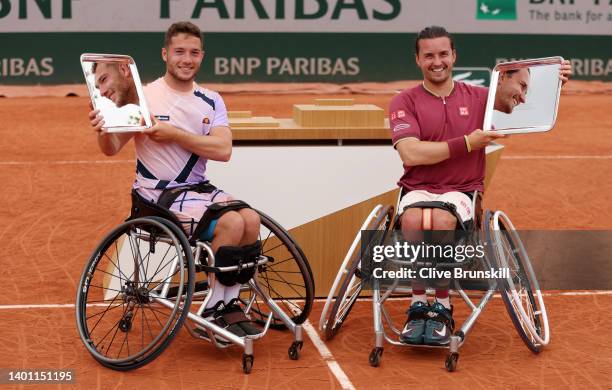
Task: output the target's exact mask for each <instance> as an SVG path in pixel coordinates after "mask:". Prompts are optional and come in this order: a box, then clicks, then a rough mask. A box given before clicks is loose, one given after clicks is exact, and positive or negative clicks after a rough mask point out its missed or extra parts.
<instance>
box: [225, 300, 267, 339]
mask: <svg viewBox="0 0 612 390" xmlns="http://www.w3.org/2000/svg"><path fill="white" fill-rule="evenodd" d="M221 321H222V322H225V323H226V324H228V325H227V326H228V330H230V332H232V333H234V334H236V335H238V334H239V333H240V334H243V336H240V337H244V336H246V335H249V336H253V335H257V334H260V333H261V332H262V329H261V328H260V327H259V326H257V325H255V324H254V323H253V322H252V321H251V320H250V319H249V318H248V317H247V316H246V314H245V313H244V310H243V309H242V307H241V306H240V300H239V299H237V298H234V299H232V300H231V301H229V303H228V304H227V305H225V308H224V309H223V311H222V313H221ZM235 327H237V328H239V329H240V331H237V332H234V331H232V330H231V329H230V328H232V329H233V328H235Z"/></svg>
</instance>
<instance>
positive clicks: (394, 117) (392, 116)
mask: <svg viewBox="0 0 612 390" xmlns="http://www.w3.org/2000/svg"><path fill="white" fill-rule="evenodd" d="M396 119H397V112H395V111H393V112H392V113H391V120H392V121H394V120H396Z"/></svg>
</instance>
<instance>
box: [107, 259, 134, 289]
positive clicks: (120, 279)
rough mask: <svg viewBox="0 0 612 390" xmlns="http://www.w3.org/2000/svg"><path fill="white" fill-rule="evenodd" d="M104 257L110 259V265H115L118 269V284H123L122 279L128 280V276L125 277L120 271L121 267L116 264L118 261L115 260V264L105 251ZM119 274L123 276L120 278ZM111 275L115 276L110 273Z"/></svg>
mask: <svg viewBox="0 0 612 390" xmlns="http://www.w3.org/2000/svg"><path fill="white" fill-rule="evenodd" d="M116 253H119V252H116ZM104 257H106V258H107V259H108V261H110V263H111V264H112V265H114V266H115V269H116V270H118V271H119V275H117V277H118V278H119V282H120V284H123V281H124V280H130V278H128V277H127V276H126V275H125V274H124V273H123V272H121V267H120V266H119V265H118V264H119V262H117V264H115V262H114V261H113V259H111V258H110V257H109V256H108V255H107V254H106V252H105V253H104ZM107 273H108V272H107ZM121 275H123V278H121ZM111 276H115V275H111Z"/></svg>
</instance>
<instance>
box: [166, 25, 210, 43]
mask: <svg viewBox="0 0 612 390" xmlns="http://www.w3.org/2000/svg"><path fill="white" fill-rule="evenodd" d="M178 34H187V35H191V36H193V37H196V38H199V39H200V42H201V43H202V45H204V39H203V37H202V31H200V28H199V27H198V26H196V25H195V24H193V23H191V22H176V23H173V24H172V25H171V26H170V27H169V28H168V31H166V36H165V37H164V47H166V48H168V46H170V41H171V40H172V37H174V36H176V35H178Z"/></svg>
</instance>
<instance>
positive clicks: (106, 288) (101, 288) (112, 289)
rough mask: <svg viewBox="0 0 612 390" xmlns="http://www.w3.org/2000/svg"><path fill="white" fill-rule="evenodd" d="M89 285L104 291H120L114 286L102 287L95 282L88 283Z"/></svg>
mask: <svg viewBox="0 0 612 390" xmlns="http://www.w3.org/2000/svg"><path fill="white" fill-rule="evenodd" d="M89 287H95V288H99V289H100V290H106V291H115V292H118V293H120V292H121V290H117V289H116V288H109V287H104V286H98V285H97V284H90V285H89Z"/></svg>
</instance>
